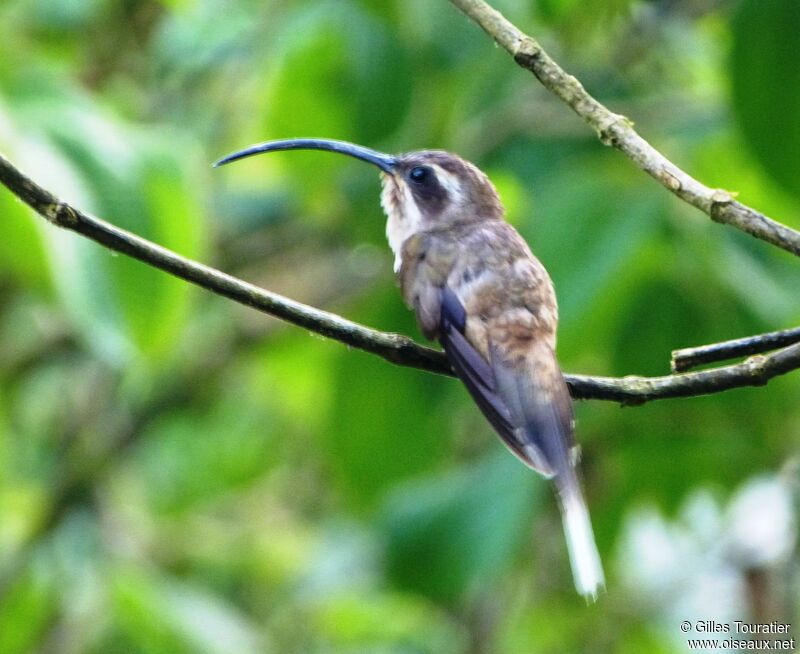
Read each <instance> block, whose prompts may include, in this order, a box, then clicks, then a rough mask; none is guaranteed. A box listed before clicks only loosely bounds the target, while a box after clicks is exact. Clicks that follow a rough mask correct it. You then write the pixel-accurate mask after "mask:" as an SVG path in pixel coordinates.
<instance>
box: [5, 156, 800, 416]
mask: <svg viewBox="0 0 800 654" xmlns="http://www.w3.org/2000/svg"><path fill="white" fill-rule="evenodd" d="M0 183H2V184H3V185H4V186H6V188H8V189H9V190H10V191H11V192H12V193H14V195H16V196H17V197H18V198H20V199H21V200H23V201H24V202H25V203H27V204H28V205H29V206H30V207H32V208H33V209H34V210H35V211H36V212H37V213H38V214H40V215H41V216H42V217H44V218H45V219H47V220H48V221H49V222H51V223H52V224H53V225H55V226H57V227H62V228H64V229H69V230H71V231H73V232H77V233H78V234H82V235H83V236H86V237H88V238H90V239H92V240H93V241H96V242H97V243H99V244H101V245H103V246H105V247H107V248H109V249H111V250H115V251H117V252H121V253H123V254H126V255H128V256H131V257H134V258H136V259H139V260H140V261H143V262H144V263H146V264H148V265H151V266H153V267H155V268H159V269H161V270H163V271H165V272H168V273H169V274H171V275H174V276H176V277H180V278H181V279H184V280H186V281H188V282H191V283H192V284H196V285H197V286H200V287H202V288H205V289H207V290H209V291H211V292H212V293H216V294H217V295H222V296H223V297H227V298H229V299H231V300H234V301H236V302H238V303H240V304H244V305H247V306H249V307H253V308H254V309H258V310H259V311H262V312H263V313H267V314H269V315H272V316H275V317H277V318H280V319H282V320H285V321H287V322H290V323H292V324H295V325H298V326H300V327H303V328H305V329H308V330H309V331H312V332H315V333H317V334H321V335H323V336H326V337H328V338H331V339H333V340H336V341H339V342H341V343H344V344H345V345H349V346H351V347H354V348H357V349H359V350H364V351H365V352H370V353H371V354H376V355H378V356H380V357H382V358H384V359H386V360H387V361H390V362H391V363H395V364H398V365H402V366H408V367H411V368H419V369H421V370H427V371H428V372H434V373H438V374H441V375H450V376H452V375H453V372H452V370H451V368H450V365H449V363H448V361H447V359H446V358H445V356H444V354H443V353H442V352H439V351H437V350H432V349H430V348H427V347H423V346H422V345H419V344H417V343H415V342H414V341H413V340H412V339H410V338H408V337H407V336H402V335H400V334H390V333H386V332H380V331H377V330H374V329H370V328H369V327H364V326H363V325H359V324H358V323H354V322H351V321H349V320H345V319H344V318H342V317H340V316H337V315H335V314H332V313H328V312H327V311H321V310H319V309H315V308H313V307H309V306H306V305H305V304H301V303H300V302H296V301H294V300H290V299H288V298H285V297H282V296H281V295H278V294H277V293H272V292H270V291H266V290H264V289H261V288H259V287H257V286H254V285H253V284H249V283H248V282H244V281H242V280H240V279H237V278H235V277H232V276H231V275H227V274H225V273H223V272H220V271H219V270H215V269H214V268H210V267H209V266H205V265H203V264H200V263H197V262H195V261H191V260H190V259H186V258H184V257H182V256H180V255H178V254H176V253H175V252H172V251H170V250H167V249H166V248H163V247H161V246H160V245H156V244H155V243H151V242H150V241H148V240H146V239H143V238H141V237H139V236H136V235H135V234H131V233H130V232H126V231H125V230H123V229H119V228H118V227H114V226H113V225H111V224H109V223H107V222H105V221H103V220H100V219H99V218H94V217H92V216H90V215H88V214H86V213H84V212H82V211H80V210H79V209H76V208H74V207H72V206H70V205H69V204H67V203H66V202H64V201H62V200H60V199H58V198H57V197H56V196H55V195H53V194H52V193H50V191H47V190H46V189H44V188H42V187H41V186H39V185H38V184H36V183H35V182H34V181H33V180H31V179H29V178H28V177H26V176H25V175H24V174H23V173H22V172H20V171H19V170H18V169H17V168H16V167H14V166H13V165H12V164H11V163H10V162H9V161H8V160H7V159H5V158H4V157H2V156H0ZM796 368H800V344H795V345H790V346H789V347H786V348H783V349H781V350H777V351H776V352H773V353H772V354H770V355H768V356H756V357H751V358H750V359H748V360H747V361H744V362H743V363H739V364H736V365H731V366H724V367H720V368H714V369H712V370H703V371H701V372H694V373H684V374H676V375H667V376H663V377H635V376H628V377H623V378H615V377H589V376H586V375H566V376H565V377H566V380H567V383H568V384H569V387H570V391H571V393H572V395H573V396H574V397H575V398H578V399H599V400H611V401H615V402H620V403H622V404H642V403H644V402H647V401H649V400H656V399H664V398H673V397H690V396H694V395H705V394H707V393H717V392H720V391H724V390H728V389H731V388H738V387H741V386H761V385H763V384H766V383H767V382H768V381H769V380H770V379H772V378H773V377H776V376H778V375H782V374H784V373H786V372H789V371H790V370H794V369H796Z"/></svg>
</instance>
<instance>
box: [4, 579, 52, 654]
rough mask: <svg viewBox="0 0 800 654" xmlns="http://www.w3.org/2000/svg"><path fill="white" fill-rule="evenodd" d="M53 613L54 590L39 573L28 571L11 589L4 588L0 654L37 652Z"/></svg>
mask: <svg viewBox="0 0 800 654" xmlns="http://www.w3.org/2000/svg"><path fill="white" fill-rule="evenodd" d="M55 609H56V599H55V592H54V589H53V588H52V586H51V584H50V583H49V582H48V581H47V579H46V578H45V577H44V576H43V575H42V574H41V572H40V571H37V570H29V571H28V572H27V573H26V574H24V575H23V576H22V578H21V579H20V580H19V581H17V582H16V583H15V584H14V585H13V586H12V587H11V588H4V589H3V601H2V603H0V652H3V654H28V653H29V652H33V651H37V645H38V643H39V642H40V640H41V638H42V637H43V635H44V632H45V631H46V629H47V628H48V626H49V624H50V621H51V619H52V617H53V615H54V613H55Z"/></svg>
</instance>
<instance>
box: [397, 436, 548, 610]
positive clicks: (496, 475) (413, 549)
mask: <svg viewBox="0 0 800 654" xmlns="http://www.w3.org/2000/svg"><path fill="white" fill-rule="evenodd" d="M544 488H545V482H544V481H543V480H542V479H541V478H538V477H537V475H536V473H534V472H533V471H531V470H529V469H528V468H526V467H525V466H524V465H523V464H522V463H520V462H519V461H518V460H517V459H516V458H514V457H513V456H512V455H511V454H510V453H508V452H507V451H505V448H503V447H502V446H501V445H500V444H499V443H498V444H497V447H496V449H495V451H493V452H492V453H491V454H490V455H489V456H488V457H486V459H484V460H483V461H481V462H479V463H477V464H475V465H474V466H472V467H471V468H469V469H466V470H459V471H451V472H446V473H442V474H439V475H435V476H432V477H428V478H425V479H422V480H417V481H411V482H408V483H406V484H403V485H402V486H398V487H397V488H396V489H395V491H394V492H393V493H392V494H391V496H390V497H389V498H388V500H387V502H386V505H385V509H384V514H385V525H386V531H387V536H388V552H387V563H388V567H389V573H390V575H391V576H392V577H394V579H395V580H396V581H397V583H399V584H400V585H401V586H404V587H408V588H412V589H415V590H418V591H421V592H424V593H427V594H429V595H432V596H434V597H440V598H452V597H457V596H458V595H460V594H461V593H463V592H464V591H465V590H469V589H470V588H472V589H475V588H478V587H481V586H483V585H485V584H490V583H491V582H492V581H493V579H494V578H495V577H496V576H497V575H498V574H499V573H500V572H502V571H503V570H504V569H505V568H506V567H507V566H508V565H509V564H510V563H511V561H512V560H513V557H514V555H515V554H516V553H517V552H518V551H519V549H520V547H522V545H523V543H524V540H525V535H526V534H527V533H529V532H530V526H531V524H532V520H533V517H534V513H535V506H536V504H537V502H538V500H539V498H540V494H541V492H542V490H543V489H544Z"/></svg>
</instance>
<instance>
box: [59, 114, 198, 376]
mask: <svg viewBox="0 0 800 654" xmlns="http://www.w3.org/2000/svg"><path fill="white" fill-rule="evenodd" d="M47 122H48V123H49V131H50V133H51V134H52V137H53V139H54V141H55V142H56V144H58V146H59V147H60V149H61V150H62V151H63V152H64V154H65V155H66V156H67V158H68V159H69V160H70V161H71V162H72V165H73V166H75V168H76V169H77V170H79V171H80V173H82V176H83V181H84V182H85V184H87V185H88V187H89V190H90V192H91V193H92V195H93V197H94V209H95V211H96V212H97V213H98V214H99V215H100V216H101V217H103V218H104V219H106V220H108V221H109V222H111V223H113V224H115V225H117V226H119V227H122V228H123V229H127V230H129V231H131V232H133V233H135V234H137V235H139V236H142V237H144V238H147V239H150V240H153V241H155V242H157V243H159V244H160V245H163V246H165V247H167V248H171V249H175V250H177V251H179V252H181V253H182V254H184V255H185V256H188V257H190V258H195V259H197V258H202V255H203V251H204V244H205V238H204V237H205V224H204V215H203V209H202V207H203V202H202V201H201V191H200V188H201V187H202V186H203V184H202V181H201V179H199V178H198V176H196V175H193V174H192V173H193V171H192V170H191V169H190V168H189V166H188V165H187V163H186V162H187V161H190V160H191V154H192V152H194V150H193V148H192V147H191V146H190V144H186V143H182V142H181V140H180V136H179V135H175V134H169V135H164V137H159V135H158V133H157V130H156V131H155V132H154V131H153V130H149V131H150V133H149V134H147V136H143V135H142V134H139V133H137V131H135V130H133V129H127V128H126V127H124V126H122V125H119V124H116V123H114V122H113V121H112V120H110V119H108V118H106V117H104V116H102V115H98V114H87V113H86V112H82V111H78V109H77V107H75V106H73V107H68V108H66V109H64V110H63V114H61V115H60V120H59V119H56V118H53V117H50V118H49V120H48V121H47ZM51 256H52V257H53V259H54V262H55V266H54V270H55V271H56V274H57V283H58V286H59V289H60V291H61V294H62V297H63V299H64V303H65V307H66V309H67V310H68V311H69V312H70V314H71V317H72V320H73V322H74V323H75V325H76V327H77V328H78V329H79V331H80V332H81V333H82V334H83V335H84V337H85V338H86V340H87V342H88V343H90V344H91V345H92V347H93V348H94V349H95V350H96V351H98V352H99V353H100V354H101V355H103V356H104V357H105V358H107V359H110V360H112V361H116V362H121V361H125V360H127V359H128V358H129V357H131V356H133V355H134V354H136V355H145V356H146V357H147V358H149V359H150V360H158V359H160V358H162V357H163V356H164V355H165V354H166V353H167V352H168V351H169V350H170V348H171V346H172V345H173V344H174V343H175V341H176V340H177V339H178V338H180V336H181V333H182V330H183V326H184V324H185V321H186V319H187V317H188V314H189V308H190V299H191V294H192V293H193V292H194V290H193V289H192V287H191V286H189V285H188V284H186V283H185V282H183V281H181V280H178V279H176V278H174V277H172V276H170V275H167V274H165V273H163V272H161V271H159V270H156V269H154V268H151V267H149V266H147V265H145V264H143V263H141V262H139V261H136V260H134V259H131V258H129V257H125V256H118V255H116V254H114V253H111V252H109V251H108V250H106V249H104V248H101V247H99V246H97V245H95V244H92V243H89V242H86V241H85V239H80V238H76V237H75V236H73V235H64V234H58V235H54V236H53V240H52V242H51Z"/></svg>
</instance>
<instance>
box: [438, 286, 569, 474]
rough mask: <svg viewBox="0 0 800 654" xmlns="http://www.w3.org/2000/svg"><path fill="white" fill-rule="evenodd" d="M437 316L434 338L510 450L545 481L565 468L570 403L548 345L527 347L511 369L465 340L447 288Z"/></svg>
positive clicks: (499, 354) (462, 320) (495, 351)
mask: <svg viewBox="0 0 800 654" xmlns="http://www.w3.org/2000/svg"><path fill="white" fill-rule="evenodd" d="M440 316H441V319H440V330H439V334H440V335H439V339H440V341H441V344H442V347H443V348H444V351H445V353H446V354H447V356H448V358H449V359H450V362H451V364H452V366H453V370H454V371H455V372H456V374H457V375H458V376H459V378H460V379H461V380H462V381H463V382H464V384H465V385H466V387H467V389H468V390H469V392H470V394H471V395H472V397H473V399H474V400H475V402H476V404H477V405H478V407H479V408H480V409H481V411H482V412H483V414H484V415H485V416H486V418H487V419H488V420H489V422H490V423H491V424H492V426H493V427H494V428H495V430H496V431H497V433H498V434H499V435H500V437H501V438H502V439H503V441H504V442H505V443H506V445H507V446H508V447H509V448H510V449H511V451H512V452H513V453H514V454H516V455H517V456H518V457H519V458H520V459H521V460H522V461H523V462H525V463H526V464H527V465H529V466H530V467H532V468H534V469H535V470H538V471H539V472H541V473H542V474H543V475H546V476H548V477H551V476H553V475H554V474H558V473H559V472H562V471H566V470H567V469H569V468H570V467H571V462H570V450H571V447H572V445H573V436H572V433H573V430H572V413H571V402H570V399H569V392H568V390H567V387H566V384H565V383H564V380H563V378H562V377H561V372H560V370H559V369H558V364H557V362H556V360H555V355H554V354H553V352H552V350H550V348H549V345H547V344H544V343H541V344H535V345H531V346H530V347H529V348H528V351H527V352H526V356H525V357H524V358H523V359H521V360H520V359H519V358H517V359H516V363H514V364H513V365H512V364H510V363H509V362H508V361H507V359H506V357H504V356H503V355H504V347H503V346H500V345H498V344H495V343H492V342H491V338H490V339H489V348H488V349H489V354H490V360H489V361H487V360H486V359H485V358H484V357H483V356H482V355H481V354H480V352H478V350H477V349H476V348H475V347H474V346H473V345H472V344H471V343H470V342H469V340H468V339H467V336H466V335H465V332H466V322H467V316H466V311H465V309H464V306H463V305H462V304H461V301H460V300H459V299H458V297H457V296H456V294H455V293H454V292H453V291H452V290H450V289H449V288H448V287H446V286H445V287H444V288H443V289H442V292H441V303H440ZM520 361H521V363H520Z"/></svg>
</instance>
